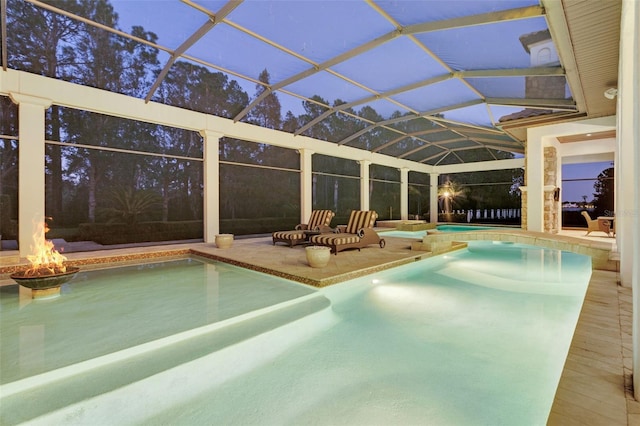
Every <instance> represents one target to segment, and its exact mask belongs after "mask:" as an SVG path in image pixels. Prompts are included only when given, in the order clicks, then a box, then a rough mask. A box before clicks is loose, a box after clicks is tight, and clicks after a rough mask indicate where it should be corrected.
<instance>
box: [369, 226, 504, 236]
mask: <svg viewBox="0 0 640 426" xmlns="http://www.w3.org/2000/svg"><path fill="white" fill-rule="evenodd" d="M500 229H510V228H505V227H497V226H480V225H478V226H475V225H437V226H436V230H437V231H440V232H469V231H488V230H494V231H495V230H500ZM380 234H381V235H383V236H385V237H398V238H422V237H424V236H425V235H427V231H424V230H423V231H398V230H392V231H381V232H380Z"/></svg>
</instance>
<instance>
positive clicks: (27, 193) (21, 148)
mask: <svg viewBox="0 0 640 426" xmlns="http://www.w3.org/2000/svg"><path fill="white" fill-rule="evenodd" d="M9 96H10V97H11V100H12V101H13V102H15V103H16V104H18V105H19V107H18V116H19V118H18V136H19V139H18V228H19V229H18V246H19V250H20V251H19V254H20V257H26V256H27V255H28V254H31V246H32V245H33V243H34V241H33V238H34V235H37V233H36V231H37V227H38V224H41V223H43V222H44V217H45V216H44V211H45V210H44V209H45V193H44V192H45V182H44V175H45V165H44V155H45V150H44V136H45V133H44V130H45V123H44V113H45V110H46V109H47V108H49V107H50V106H51V103H52V102H51V100H49V99H43V98H37V97H35V96H27V95H21V94H15V93H10V94H9ZM43 237H44V236H43Z"/></svg>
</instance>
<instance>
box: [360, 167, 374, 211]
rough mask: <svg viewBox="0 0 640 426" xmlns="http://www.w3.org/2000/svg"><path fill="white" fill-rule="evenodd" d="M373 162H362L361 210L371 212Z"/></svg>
mask: <svg viewBox="0 0 640 426" xmlns="http://www.w3.org/2000/svg"><path fill="white" fill-rule="evenodd" d="M370 164H371V161H369V160H361V161H360V210H369V165H370Z"/></svg>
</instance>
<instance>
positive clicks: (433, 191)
mask: <svg viewBox="0 0 640 426" xmlns="http://www.w3.org/2000/svg"><path fill="white" fill-rule="evenodd" d="M438 176H440V173H431V174H429V223H438Z"/></svg>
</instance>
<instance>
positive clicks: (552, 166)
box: [543, 146, 560, 234]
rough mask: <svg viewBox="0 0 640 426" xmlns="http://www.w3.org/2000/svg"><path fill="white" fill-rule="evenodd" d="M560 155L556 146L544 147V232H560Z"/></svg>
mask: <svg viewBox="0 0 640 426" xmlns="http://www.w3.org/2000/svg"><path fill="white" fill-rule="evenodd" d="M557 171H558V157H557V153H556V149H555V147H552V146H547V147H545V148H544V201H543V203H544V204H543V205H544V232H549V233H552V234H557V233H558V203H559V202H560V201H559V200H556V197H555V194H556V189H557V185H556V184H557Z"/></svg>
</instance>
